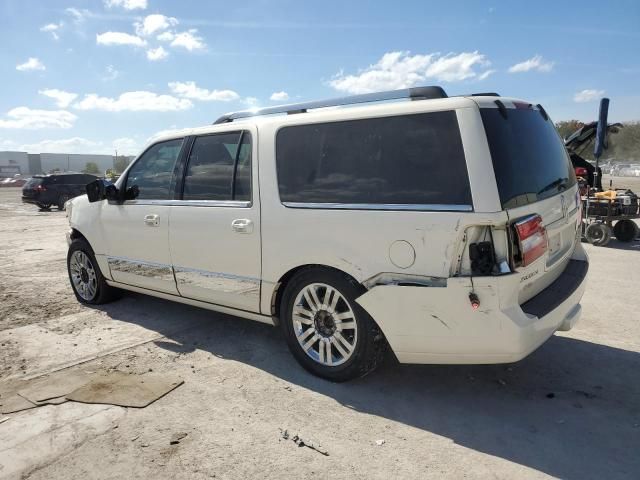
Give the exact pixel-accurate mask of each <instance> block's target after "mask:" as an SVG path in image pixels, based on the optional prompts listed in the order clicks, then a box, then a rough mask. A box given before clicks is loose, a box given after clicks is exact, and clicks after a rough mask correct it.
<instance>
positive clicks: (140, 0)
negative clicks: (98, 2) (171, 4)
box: [104, 0, 147, 10]
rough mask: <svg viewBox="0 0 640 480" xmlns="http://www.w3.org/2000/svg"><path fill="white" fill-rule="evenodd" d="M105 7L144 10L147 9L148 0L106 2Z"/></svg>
mask: <svg viewBox="0 0 640 480" xmlns="http://www.w3.org/2000/svg"><path fill="white" fill-rule="evenodd" d="M104 6H105V7H107V8H113V7H121V8H124V9H125V10H144V9H146V8H147V0H104Z"/></svg>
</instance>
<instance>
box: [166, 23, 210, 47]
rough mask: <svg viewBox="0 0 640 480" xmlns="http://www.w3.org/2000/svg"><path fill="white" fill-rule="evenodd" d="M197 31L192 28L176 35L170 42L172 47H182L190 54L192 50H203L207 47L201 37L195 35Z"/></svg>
mask: <svg viewBox="0 0 640 480" xmlns="http://www.w3.org/2000/svg"><path fill="white" fill-rule="evenodd" d="M197 33H198V30H196V29H195V28H192V29H191V30H189V31H187V32H180V33H176V34H175V35H174V36H173V40H172V41H171V46H172V47H182V48H185V49H187V50H189V51H190V52H193V51H194V50H204V49H205V48H206V47H207V45H206V43H204V41H203V39H202V37H199V36H198V35H197Z"/></svg>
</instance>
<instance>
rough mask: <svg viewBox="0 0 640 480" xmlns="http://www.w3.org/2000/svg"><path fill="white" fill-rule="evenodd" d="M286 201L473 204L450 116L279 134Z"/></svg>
mask: <svg viewBox="0 0 640 480" xmlns="http://www.w3.org/2000/svg"><path fill="white" fill-rule="evenodd" d="M276 164H277V168H278V185H279V189H280V199H281V201H282V202H285V203H287V202H291V203H335V204H354V205H359V204H369V205H372V204H375V205H380V204H384V205H434V204H438V205H464V206H471V191H470V188H469V180H468V177H467V167H466V163H465V157H464V152H463V149H462V141H461V139H460V132H459V130H458V121H457V118H456V114H455V112H453V111H447V112H432V113H424V114H416V115H404V116H394V117H383V118H373V119H363V120H349V121H344V122H332V123H321V124H311V125H297V126H292V127H285V128H282V129H281V130H280V131H279V132H278V135H277V138H276Z"/></svg>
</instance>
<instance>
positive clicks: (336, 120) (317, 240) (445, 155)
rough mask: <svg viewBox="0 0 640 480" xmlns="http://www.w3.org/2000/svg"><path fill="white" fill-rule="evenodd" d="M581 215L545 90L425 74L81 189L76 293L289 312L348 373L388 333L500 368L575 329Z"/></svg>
mask: <svg viewBox="0 0 640 480" xmlns="http://www.w3.org/2000/svg"><path fill="white" fill-rule="evenodd" d="M327 107H332V108H327ZM579 210H580V197H579V194H578V185H577V182H576V177H575V175H574V171H573V168H572V166H571V162H570V160H569V156H568V154H567V150H566V149H565V147H564V145H563V143H562V139H561V138H560V136H559V135H558V132H557V131H556V129H555V126H554V124H553V122H552V121H551V119H550V118H549V116H548V114H547V112H546V111H545V109H544V108H543V107H542V106H541V105H534V104H532V103H531V102H526V101H522V100H517V99H514V98H507V97H501V96H499V95H497V94H494V93H484V94H478V95H465V96H454V97H449V96H448V95H447V94H446V93H445V91H444V90H443V89H442V88H440V87H417V88H410V89H405V90H397V91H390V92H379V93H373V94H364V95H356V96H351V97H346V98H339V99H331V100H327V101H317V102H308V103H301V104H293V105H285V106H279V107H269V108H266V109H262V110H257V111H241V112H234V113H230V114H227V115H224V116H222V117H221V118H219V119H218V120H217V121H215V123H214V124H213V125H208V126H204V127H200V128H193V129H187V130H182V131H176V132H170V133H165V134H163V135H162V136H160V137H158V138H156V139H154V140H153V141H152V142H151V143H150V144H149V145H148V146H147V147H146V148H145V149H144V151H143V153H142V154H141V155H140V156H139V157H138V158H136V159H135V160H134V161H133V162H132V163H131V165H130V166H129V167H128V168H127V170H126V171H125V172H124V173H123V174H122V176H121V177H120V178H119V179H118V181H117V182H116V183H115V184H113V183H111V182H107V181H104V180H99V181H96V182H93V183H91V184H89V185H88V186H87V195H86V196H81V197H77V198H75V199H73V200H72V201H71V202H69V208H68V212H67V214H68V217H69V224H70V225H69V227H70V229H69V233H68V242H69V250H68V256H67V266H68V272H69V279H70V284H71V287H72V288H73V291H74V293H75V295H76V297H77V299H78V301H80V302H82V303H86V304H100V303H105V302H108V301H111V300H113V299H114V298H115V297H116V296H117V294H118V292H120V291H122V290H131V291H135V292H140V293H145V294H148V295H154V296H157V297H161V298H164V299H168V300H171V301H175V302H181V303H185V304H189V305H195V306H199V307H203V308H208V309H210V310H214V311H218V312H223V313H227V314H232V315H235V316H238V317H244V318H249V319H253V320H257V321H260V322H265V323H268V324H272V325H278V326H279V327H280V328H281V329H282V333H283V335H284V338H285V339H286V342H287V345H288V346H289V349H290V351H291V353H292V354H293V356H294V357H295V359H296V360H297V361H298V362H299V363H300V364H301V365H302V366H303V367H304V368H306V369H308V370H309V371H311V372H313V373H314V374H316V375H319V376H321V377H324V378H327V379H329V380H333V381H343V380H348V379H351V378H354V377H359V376H362V375H365V374H366V373H368V372H370V371H371V370H373V369H374V368H375V367H376V365H378V364H379V363H380V361H381V360H382V359H383V358H384V356H385V355H384V354H385V351H386V350H387V349H388V348H390V349H391V350H392V351H393V353H394V354H395V356H396V358H397V359H398V360H399V361H400V362H402V363H448V364H451V363H466V364H469V363H506V362H514V361H517V360H520V359H522V358H524V357H526V356H527V355H529V354H530V353H531V352H532V351H534V350H535V349H537V348H538V347H539V346H540V345H541V344H543V343H544V342H545V341H546V340H547V339H548V338H549V337H550V336H551V335H553V334H554V332H556V331H557V330H569V329H571V328H572V327H573V325H574V324H575V323H576V321H577V320H578V318H579V317H580V313H581V307H580V299H581V297H582V294H583V292H584V288H585V283H586V282H585V279H586V275H587V270H588V258H587V255H586V253H585V251H584V249H583V246H582V244H581V242H580V241H579V236H580V235H579V234H580V232H579V225H580V215H579ZM238 348H242V347H241V346H238Z"/></svg>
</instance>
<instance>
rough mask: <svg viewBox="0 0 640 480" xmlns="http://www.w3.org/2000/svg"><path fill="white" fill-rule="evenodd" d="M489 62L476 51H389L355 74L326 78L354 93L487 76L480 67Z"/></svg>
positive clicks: (341, 73)
mask: <svg viewBox="0 0 640 480" xmlns="http://www.w3.org/2000/svg"><path fill="white" fill-rule="evenodd" d="M489 65H491V62H489V60H487V58H486V57H485V55H483V54H481V53H479V52H477V51H475V52H463V53H459V54H454V53H449V54H447V55H441V54H439V53H432V54H427V55H420V54H418V55H411V54H410V52H389V53H385V54H384V55H383V56H382V58H381V59H380V60H378V62H377V63H375V64H373V65H370V66H369V67H367V68H365V69H364V70H361V71H360V72H359V73H358V74H352V75H346V74H345V73H344V72H343V71H340V72H339V73H338V74H336V75H335V76H334V77H333V78H332V79H331V80H330V81H329V85H331V86H332V87H333V88H335V89H336V90H340V91H343V92H348V93H353V94H358V93H370V92H376V91H380V90H393V89H398V88H407V87H412V86H415V85H418V84H420V83H423V82H425V81H426V80H437V81H443V82H455V81H461V80H466V79H470V78H486V77H487V76H488V75H489V74H488V73H487V71H486V70H485V71H482V72H481V71H480V70H482V69H484V68H487V67H488V66H489Z"/></svg>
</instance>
